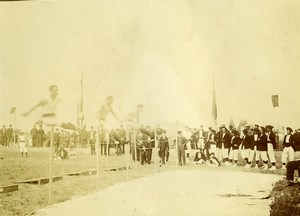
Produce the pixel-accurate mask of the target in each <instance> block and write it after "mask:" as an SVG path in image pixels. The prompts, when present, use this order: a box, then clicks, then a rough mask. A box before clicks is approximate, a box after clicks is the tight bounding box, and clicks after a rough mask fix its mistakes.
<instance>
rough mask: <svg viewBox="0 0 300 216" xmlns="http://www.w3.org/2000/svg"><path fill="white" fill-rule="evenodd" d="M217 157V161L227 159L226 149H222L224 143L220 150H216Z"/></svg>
mask: <svg viewBox="0 0 300 216" xmlns="http://www.w3.org/2000/svg"><path fill="white" fill-rule="evenodd" d="M217 157H218V159H219V160H223V158H228V148H224V143H222V148H217Z"/></svg>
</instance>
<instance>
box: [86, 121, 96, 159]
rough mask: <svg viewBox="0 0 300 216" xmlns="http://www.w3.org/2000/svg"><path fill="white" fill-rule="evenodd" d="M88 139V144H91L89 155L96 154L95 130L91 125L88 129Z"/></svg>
mask: <svg viewBox="0 0 300 216" xmlns="http://www.w3.org/2000/svg"><path fill="white" fill-rule="evenodd" d="M88 140H89V144H90V146H91V155H94V154H96V150H95V143H96V131H95V130H94V127H93V126H92V127H91V130H90V131H89V134H88Z"/></svg>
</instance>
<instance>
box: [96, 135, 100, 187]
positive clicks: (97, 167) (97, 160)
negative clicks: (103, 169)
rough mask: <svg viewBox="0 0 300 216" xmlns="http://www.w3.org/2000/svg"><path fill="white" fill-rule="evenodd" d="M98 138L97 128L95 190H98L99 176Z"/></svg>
mask: <svg viewBox="0 0 300 216" xmlns="http://www.w3.org/2000/svg"><path fill="white" fill-rule="evenodd" d="M99 138H100V131H99V129H98V133H97V137H96V157H97V159H96V162H97V166H96V169H97V171H96V172H97V190H99V186H100V185H99V176H100V173H99V140H100V139H99Z"/></svg>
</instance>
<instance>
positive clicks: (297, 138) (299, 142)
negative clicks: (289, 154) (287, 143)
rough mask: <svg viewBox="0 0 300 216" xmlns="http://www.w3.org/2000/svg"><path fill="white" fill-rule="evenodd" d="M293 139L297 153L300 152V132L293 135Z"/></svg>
mask: <svg viewBox="0 0 300 216" xmlns="http://www.w3.org/2000/svg"><path fill="white" fill-rule="evenodd" d="M293 139H294V149H295V151H300V132H295V133H294V134H293Z"/></svg>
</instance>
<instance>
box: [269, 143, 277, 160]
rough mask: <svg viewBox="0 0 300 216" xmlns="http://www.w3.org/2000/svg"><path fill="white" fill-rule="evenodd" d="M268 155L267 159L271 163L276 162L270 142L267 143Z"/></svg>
mask: <svg viewBox="0 0 300 216" xmlns="http://www.w3.org/2000/svg"><path fill="white" fill-rule="evenodd" d="M268 156H269V159H270V161H271V163H275V162H276V160H275V154H274V149H273V144H272V143H268Z"/></svg>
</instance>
